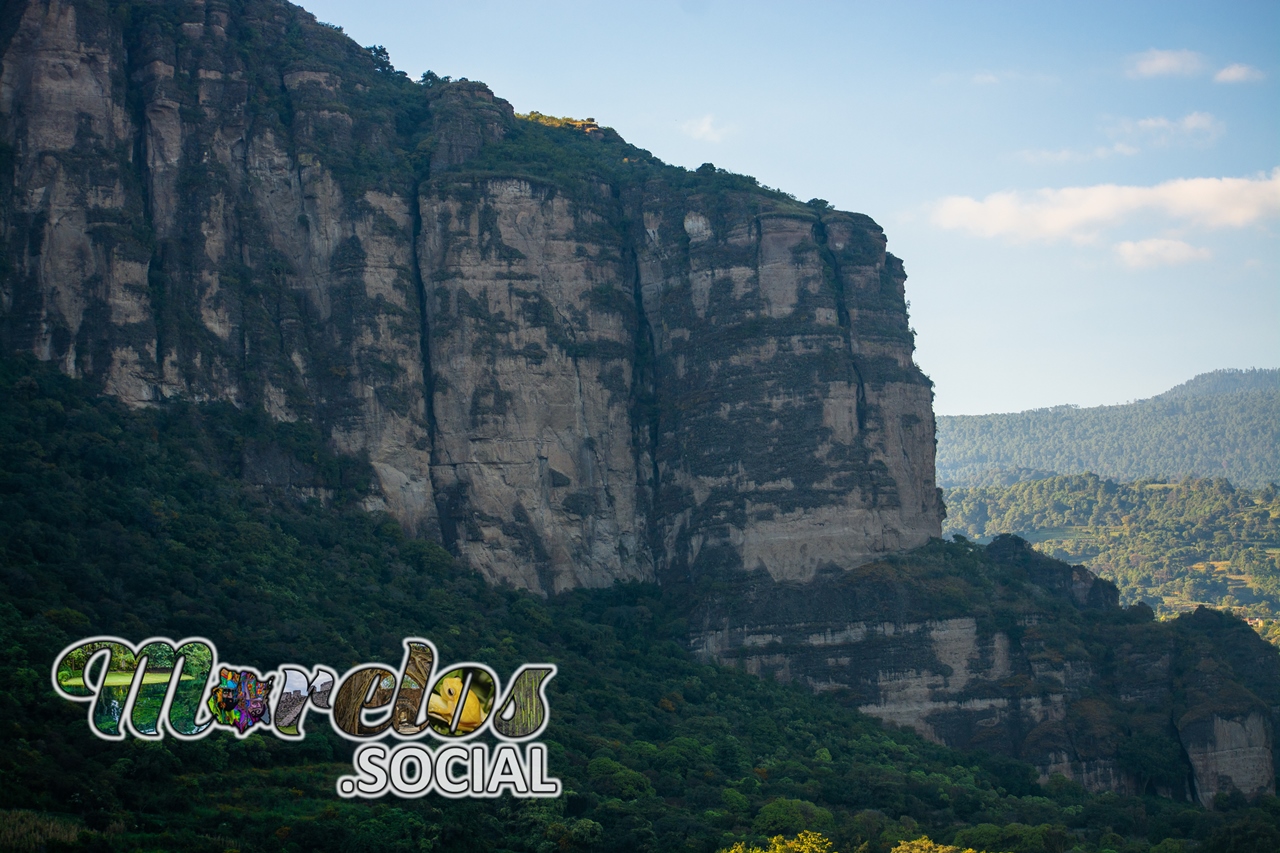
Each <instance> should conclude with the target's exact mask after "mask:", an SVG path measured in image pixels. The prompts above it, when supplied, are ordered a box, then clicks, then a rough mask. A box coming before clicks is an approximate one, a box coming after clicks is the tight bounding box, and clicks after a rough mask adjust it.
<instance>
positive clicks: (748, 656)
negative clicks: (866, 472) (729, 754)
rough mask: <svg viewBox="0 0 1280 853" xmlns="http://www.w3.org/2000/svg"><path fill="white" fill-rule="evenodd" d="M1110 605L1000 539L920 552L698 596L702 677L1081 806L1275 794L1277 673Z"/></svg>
mask: <svg viewBox="0 0 1280 853" xmlns="http://www.w3.org/2000/svg"><path fill="white" fill-rule="evenodd" d="M1117 599H1118V595H1117V590H1116V588H1115V586H1113V585H1112V584H1111V583H1109V582H1107V581H1105V580H1102V579H1099V578H1096V577H1094V576H1093V575H1092V574H1091V573H1090V572H1088V571H1087V570H1085V569H1083V568H1081V567H1079V566H1076V567H1074V568H1073V567H1071V566H1068V565H1066V564H1064V563H1061V562H1058V561H1056V560H1052V559H1050V558H1048V557H1045V556H1043V555H1040V554H1038V553H1037V552H1035V551H1033V550H1032V549H1031V548H1030V546H1028V545H1027V543H1025V542H1024V541H1022V540H1020V539H1017V538H1016V537H1012V536H1004V537H998V538H997V540H996V541H995V542H993V543H992V544H991V545H990V546H989V547H987V548H982V547H980V546H975V545H970V544H967V543H956V544H942V543H935V544H933V545H931V546H929V547H928V548H926V549H921V550H917V551H916V552H914V553H912V554H909V555H905V556H901V557H895V558H891V559H889V560H888V561H886V562H880V563H874V564H868V565H864V566H861V567H858V568H856V569H854V570H852V571H848V572H839V573H823V574H821V575H819V577H817V578H815V579H814V581H813V582H811V583H810V584H808V585H805V586H800V585H795V584H783V585H778V584H770V583H765V582H761V579H757V580H756V581H755V582H754V583H751V582H749V583H746V584H743V583H731V584H729V585H728V586H727V587H725V586H720V587H719V589H717V586H716V585H710V586H709V587H708V588H706V589H704V590H703V591H702V593H701V596H700V604H699V606H698V612H697V616H696V618H695V619H694V620H693V636H694V648H695V650H696V651H698V652H699V653H700V654H701V655H702V656H703V657H704V658H705V659H707V660H714V661H717V662H720V663H725V664H730V665H736V666H740V667H743V668H745V669H746V670H747V671H749V672H753V673H756V674H759V675H762V676H765V677H772V678H774V679H778V680H782V681H786V682H791V683H797V684H803V685H805V686H807V687H809V688H810V689H813V690H815V691H820V692H822V691H829V692H835V693H838V694H840V695H842V696H844V697H845V701H848V702H850V703H851V704H855V705H856V706H857V707H858V708H859V709H860V710H862V711H864V712H866V713H869V714H872V715H874V716H877V717H880V718H881V719H883V720H885V721H887V722H891V723H896V724H898V725H902V726H907V727H910V728H912V729H914V730H916V731H917V732H919V733H921V734H923V735H925V736H926V737H928V738H930V739H932V740H935V741H938V742H940V743H945V744H947V745H949V746H954V747H959V748H963V749H984V750H987V751H990V752H996V753H1003V754H1006V755H1011V756H1014V757H1017V758H1020V759H1022V760H1025V761H1027V762H1029V763H1031V764H1033V765H1035V766H1036V767H1037V768H1038V770H1039V771H1040V776H1041V781H1048V780H1049V778H1050V777H1051V776H1052V775H1053V774H1055V773H1060V774H1062V775H1063V776H1065V777H1067V778H1068V779H1071V780H1074V781H1076V782H1078V783H1080V784H1081V785H1083V786H1084V787H1085V788H1087V789H1089V790H1093V791H1101V790H1111V791H1117V792H1120V793H1128V794H1135V795H1138V794H1143V793H1161V794H1163V795H1165V796H1173V797H1176V798H1179V799H1182V798H1191V799H1198V800H1199V801H1200V802H1201V803H1202V804H1204V805H1206V806H1209V805H1212V803H1213V799H1214V796H1215V795H1217V794H1219V793H1223V792H1229V791H1232V790H1236V791H1240V792H1241V793H1244V794H1246V795H1249V796H1253V795H1257V794H1263V793H1274V792H1275V768H1276V766H1277V764H1276V756H1275V755H1274V753H1273V749H1274V738H1273V727H1274V725H1275V723H1276V722H1277V720H1278V719H1280V656H1277V655H1276V653H1275V650H1274V649H1273V648H1272V647H1270V646H1269V645H1268V644H1267V643H1266V642H1265V641H1263V640H1262V639H1261V638H1260V637H1258V636H1257V635H1256V634H1255V633H1254V632H1253V631H1252V630H1250V629H1249V627H1248V626H1247V625H1245V624H1244V623H1243V622H1241V621H1240V620H1238V619H1235V618H1233V617H1230V616H1227V615H1224V614H1219V613H1214V612H1212V611H1208V610H1204V609H1201V610H1200V611H1197V612H1196V613H1194V614H1188V615H1186V616H1184V617H1182V618H1180V619H1178V620H1176V622H1174V623H1173V624H1172V625H1170V624H1168V623H1158V622H1154V621H1152V612H1151V610H1150V609H1149V608H1146V607H1145V606H1138V607H1136V608H1132V609H1130V610H1123V609H1121V608H1119V607H1118V606H1117Z"/></svg>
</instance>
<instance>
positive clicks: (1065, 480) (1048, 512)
mask: <svg viewBox="0 0 1280 853" xmlns="http://www.w3.org/2000/svg"><path fill="white" fill-rule="evenodd" d="M946 503H947V521H946V523H945V524H946V531H945V532H946V534H948V535H949V534H954V533H960V534H962V535H964V536H966V537H970V538H974V539H979V540H982V539H984V538H989V537H992V536H995V535H998V534H1001V533H1016V534H1018V535H1020V536H1022V537H1024V538H1026V539H1027V540H1028V541H1031V542H1034V543H1036V547H1037V548H1038V549H1039V550H1040V551H1042V552H1044V553H1046V554H1049V555H1051V556H1053V557H1057V558H1058V559H1061V560H1066V561H1068V562H1071V563H1081V564H1084V565H1086V566H1088V567H1089V568H1091V569H1093V570H1094V571H1095V572H1098V573H1099V574H1101V575H1102V576H1104V577H1106V578H1108V579H1109V580H1111V581H1113V582H1114V583H1115V584H1116V585H1117V586H1119V587H1120V594H1121V599H1122V601H1124V602H1125V603H1133V602H1135V601H1145V602H1147V604H1149V605H1150V606H1151V607H1152V608H1154V609H1155V611H1156V613H1157V614H1158V615H1160V616H1171V615H1175V614H1177V613H1180V612H1183V611H1187V610H1192V609H1194V608H1195V607H1197V606H1198V605H1201V604H1204V605H1208V606H1211V607H1221V608H1226V609H1230V610H1233V611H1235V612H1236V613H1237V614H1239V615H1240V616H1242V617H1245V618H1248V619H1249V620H1250V621H1251V622H1253V623H1254V624H1255V625H1256V626H1257V627H1258V629H1259V630H1260V631H1261V632H1262V633H1263V635H1264V636H1267V637H1268V638H1269V639H1271V640H1272V641H1273V642H1277V643H1280V623H1277V621H1276V620H1277V618H1280V490H1277V488H1276V486H1274V485H1268V486H1267V487H1266V488H1263V489H1258V490H1253V491H1250V490H1248V489H1237V488H1235V487H1233V486H1232V485H1231V483H1229V482H1228V481H1227V480H1224V479H1213V480H1195V479H1186V480H1183V481H1181V482H1176V483H1167V482H1160V481H1152V480H1140V481H1138V482H1135V483H1116V482H1114V481H1112V480H1104V479H1103V478H1101V477H1099V476H1097V475H1096V474H1081V475H1076V476H1071V477H1047V478H1042V479H1036V480H1027V481H1024V482H1020V483H1014V484H1012V485H987V486H975V487H972V488H959V489H950V490H947V492H946Z"/></svg>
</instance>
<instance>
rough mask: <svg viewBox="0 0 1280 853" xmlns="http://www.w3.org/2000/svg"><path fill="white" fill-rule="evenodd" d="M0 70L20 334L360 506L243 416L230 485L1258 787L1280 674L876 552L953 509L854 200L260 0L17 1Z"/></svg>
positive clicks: (897, 711) (928, 694)
mask: <svg viewBox="0 0 1280 853" xmlns="http://www.w3.org/2000/svg"><path fill="white" fill-rule="evenodd" d="M0 55H2V57H3V59H2V62H0V345H2V346H3V347H4V348H5V349H6V350H7V351H17V352H30V353H34V354H35V355H37V356H38V357H39V358H41V359H44V360H47V361H53V362H56V363H57V364H58V365H59V367H60V368H61V369H62V370H63V371H64V372H66V373H68V374H71V375H74V376H81V377H85V378H87V379H89V380H91V381H92V382H96V383H97V385H98V386H99V387H100V388H101V389H102V390H103V391H105V392H106V393H109V394H112V395H114V396H116V397H118V398H120V399H122V400H124V401H125V402H127V403H129V404H130V405H133V406H155V405H161V404H163V403H164V401H166V400H169V399H184V400H190V401H196V402H218V403H223V404H231V405H234V406H236V407H238V408H239V409H241V410H242V411H244V412H256V413H260V415H261V416H262V417H265V418H270V419H274V420H275V421H276V422H278V423H286V422H288V423H297V424H298V427H297V428H298V429H299V430H303V429H305V430H308V431H310V432H308V435H312V434H315V433H317V432H318V433H319V434H320V435H321V436H323V441H324V442H326V443H327V444H328V447H329V450H331V451H333V452H335V453H336V454H337V456H338V457H341V458H343V459H347V460H350V459H353V458H354V459H358V460H359V464H358V465H354V467H358V468H360V469H361V472H371V479H372V485H371V486H370V487H368V488H366V487H365V486H364V482H365V480H364V479H363V477H364V473H361V474H360V476H354V477H353V480H352V482H345V481H344V482H335V479H334V478H335V477H337V478H338V479H339V480H341V478H342V477H343V476H345V474H344V473H343V472H344V471H347V470H348V469H346V468H343V467H342V466H336V467H335V466H329V467H326V466H327V465H328V463H327V462H325V461H324V460H322V459H321V458H320V456H321V454H319V453H312V454H311V455H310V457H308V456H306V455H305V454H304V455H301V456H300V455H299V454H298V453H297V452H296V451H297V448H289V447H277V446H273V445H272V444H271V443H270V441H267V440H265V439H263V438H262V437H261V436H256V435H251V434H246V435H244V436H239V437H237V439H236V443H235V445H236V446H240V447H242V452H241V456H242V458H241V460H240V468H239V473H240V474H241V476H243V477H244V478H245V479H247V480H249V481H250V482H251V483H254V484H256V485H259V486H261V487H262V488H264V489H270V490H276V491H283V492H285V493H289V494H292V495H295V496H297V497H305V498H318V499H320V500H327V499H329V498H330V497H331V496H332V495H333V493H334V490H335V486H341V487H342V489H341V493H342V494H343V495H347V494H349V493H351V492H356V493H359V494H360V495H361V498H362V499H363V501H364V504H365V506H367V507H368V508H370V509H381V510H385V511H387V512H389V513H391V514H392V515H394V516H395V517H396V518H398V519H399V520H400V521H401V522H402V523H403V524H404V525H405V526H406V527H407V528H409V529H410V530H413V531H416V532H417V533H419V534H422V535H426V536H431V537H439V538H440V539H441V540H442V541H443V542H444V543H445V544H446V545H447V546H448V547H449V548H450V549H451V550H452V551H453V552H454V553H455V554H457V555H459V556H460V557H461V558H463V559H464V560H465V561H466V562H467V564H469V565H470V566H472V567H473V568H475V569H476V570H477V571H479V572H481V573H482V574H483V575H484V576H485V577H486V578H487V579H488V580H489V581H491V582H494V583H510V584H513V585H515V586H518V587H521V588H525V589H529V590H532V591H535V592H538V593H541V594H551V593H555V592H559V591H562V590H566V589H571V588H575V587H599V586H607V585H609V584H611V583H613V582H615V581H618V580H633V579H635V580H658V581H661V582H662V583H663V584H664V585H665V586H666V587H667V588H668V589H672V590H687V591H688V592H689V593H690V594H691V595H690V597H688V598H687V599H686V600H687V601H690V602H694V603H696V606H697V608H698V610H697V612H696V614H695V618H694V620H693V622H692V623H691V625H692V631H691V633H692V641H693V644H694V646H695V648H696V649H697V650H698V651H699V652H700V653H702V654H703V655H704V656H706V657H707V658H708V659H713V660H718V661H721V662H725V663H733V664H739V665H742V666H745V667H746V668H748V669H750V670H751V671H753V672H757V673H759V674H761V675H772V676H774V677H778V678H782V679H789V680H793V681H796V682H798V683H803V684H807V685H809V686H811V687H812V688H813V689H816V690H839V691H843V692H845V693H846V694H847V695H848V696H850V697H851V701H854V702H856V703H857V704H858V705H859V706H860V707H862V708H863V709H864V710H866V711H868V712H870V713H873V714H877V715H878V716H881V717H883V718H885V719H887V720H891V721H894V722H898V723H902V724H905V725H909V726H912V727H914V728H916V729H917V730H919V731H921V732H923V733H925V734H926V735H928V736H930V737H933V738H935V739H937V740H940V741H944V742H947V743H950V744H953V745H956V746H963V747H984V748H989V749H993V750H996V751H1000V752H1006V753H1008V754H1011V755H1015V756H1019V757H1022V758H1026V759H1027V760H1029V761H1031V762H1032V763H1034V764H1036V765H1037V766H1038V767H1039V768H1040V769H1041V771H1042V773H1044V774H1046V775H1047V774H1050V773H1052V772H1054V771H1061V772H1063V773H1065V774H1066V775H1068V776H1071V777H1073V778H1076V779H1077V780H1079V781H1081V782H1082V783H1084V784H1086V785H1088V786H1090V787H1094V788H1098V787H1107V788H1113V789H1118V790H1129V791H1143V790H1148V789H1152V788H1154V789H1156V790H1161V791H1165V792H1166V793H1170V794H1173V795H1177V796H1197V797H1199V798H1200V799H1201V800H1202V801H1205V802H1209V801H1211V800H1212V798H1213V796H1214V795H1215V794H1216V793H1218V792H1220V791H1225V790H1230V789H1238V790H1241V791H1244V792H1246V793H1257V792H1262V791H1269V790H1271V789H1272V786H1273V784H1274V774H1273V772H1272V770H1273V767H1274V760H1273V756H1272V746H1273V743H1274V739H1273V736H1272V729H1273V726H1274V724H1275V720H1276V708H1277V706H1280V697H1277V696H1274V695H1273V693H1274V691H1273V690H1271V691H1270V692H1268V691H1269V690H1270V688H1268V687H1266V684H1267V683H1269V682H1266V681H1265V678H1272V677H1273V676H1274V677H1275V682H1274V683H1276V684H1280V675H1274V670H1275V660H1274V657H1275V656H1274V653H1273V652H1271V653H1270V654H1271V657H1267V656H1266V654H1264V653H1262V652H1259V653H1258V654H1257V655H1256V660H1251V661H1241V660H1235V661H1233V660H1231V659H1229V656H1226V657H1224V654H1223V653H1222V651H1221V648H1219V647H1220V646H1222V645H1223V644H1225V645H1232V644H1235V645H1240V643H1242V642H1243V640H1241V638H1240V637H1237V636H1234V635H1233V636H1227V635H1226V634H1222V636H1220V637H1216V639H1212V641H1210V640H1206V639H1205V636H1208V634H1212V631H1208V629H1205V630H1199V629H1197V630H1195V631H1193V630H1190V629H1188V631H1184V632H1182V633H1181V634H1179V633H1177V632H1170V631H1169V630H1167V629H1166V628H1165V627H1160V626H1155V625H1153V624H1151V623H1146V622H1143V621H1142V620H1138V622H1135V623H1134V624H1132V625H1130V624H1128V623H1127V622H1125V620H1126V619H1128V618H1129V617H1128V616H1126V615H1125V613H1124V612H1123V611H1120V610H1119V609H1118V608H1117V607H1116V605H1115V599H1114V589H1113V588H1110V587H1108V585H1106V584H1105V583H1101V582H1098V581H1097V580H1096V579H1094V578H1093V577H1092V576H1091V575H1088V573H1087V572H1083V570H1074V571H1073V570H1072V569H1071V568H1070V567H1067V566H1064V565H1063V564H1059V563H1054V562H1052V561H1049V562H1048V563H1042V562H1036V561H1035V560H1034V559H1032V558H1031V557H1029V556H1027V555H1026V554H1024V553H1022V551H1019V550H1018V549H1016V548H1015V549H1013V550H1012V551H1010V553H1009V554H1006V555H1005V557H1004V558H1001V557H1000V556H999V555H1000V549H999V548H997V549H996V557H995V558H993V559H994V560H995V562H994V565H996V566H997V569H994V570H993V569H991V565H992V564H990V563H989V562H988V563H984V562H982V560H980V559H978V558H977V557H974V558H973V560H971V561H970V562H966V560H968V559H969V558H968V557H955V554H956V553H958V552H957V551H956V549H959V552H963V551H964V549H965V546H963V545H955V546H943V545H941V544H937V543H935V545H933V546H930V547H934V548H943V549H944V551H945V549H947V548H950V549H951V551H946V553H948V554H951V555H952V556H950V557H945V558H938V560H934V559H933V558H932V557H930V556H929V553H931V552H929V551H928V549H926V550H925V551H917V552H916V554H915V555H914V556H911V557H903V558H895V557H892V555H895V554H900V553H902V552H906V551H909V550H910V549H916V548H919V547H920V546H923V545H925V544H926V543H927V542H928V541H929V540H930V538H931V537H937V536H938V535H939V534H940V525H941V517H942V513H943V509H942V506H941V503H940V500H939V493H938V490H937V489H936V488H935V484H934V419H933V414H932V410H931V396H932V395H931V390H930V384H929V381H928V379H927V378H926V377H924V376H923V374H921V372H920V371H919V370H918V368H917V367H916V366H915V364H914V363H913V361H912V351H913V346H914V342H913V333H912V331H911V329H910V327H909V324H908V318H907V311H906V303H905V298H904V290H903V288H904V281H905V279H906V275H905V272H904V269H903V265H902V263H901V262H900V261H899V260H898V259H897V258H895V257H893V256H892V255H891V254H889V253H888V252H887V251H886V241H885V236H884V234H883V232H882V231H881V230H880V228H879V227H878V226H877V225H876V224H875V223H874V222H872V221H871V220H870V219H868V218H867V217H865V216H861V215H857V214H851V213H845V212H841V211H836V210H833V209H831V208H830V207H829V206H828V205H827V204H826V203H825V202H822V201H820V200H817V199H815V200H813V201H811V202H809V203H800V202H798V201H797V200H796V199H794V198H792V197H790V196H788V195H786V194H784V193H781V192H778V191H775V190H770V189H768V188H765V187H761V186H759V185H758V184H757V183H756V182H755V181H754V180H753V179H751V178H747V177H745V176H741V175H734V174H730V173H727V172H724V171H723V170H718V169H716V168H715V167H714V166H711V165H710V164H707V165H704V166H703V167H701V168H699V169H698V170H696V171H693V172H690V171H687V170H684V169H680V168H674V167H670V166H667V165H665V164H662V163H660V162H658V161H657V160H655V159H654V158H653V157H652V156H651V155H650V154H649V153H648V152H646V151H644V150H642V149H639V148H636V147H634V146H631V145H628V144H627V143H625V142H624V141H623V140H622V139H620V138H619V137H618V135H617V134H616V133H614V132H613V131H611V130H609V129H608V128H601V127H599V126H597V125H596V124H595V123H594V122H593V121H590V120H587V121H572V120H567V119H552V118H548V117H545V116H540V115H538V114H536V113H535V114H531V115H529V116H525V117H517V116H515V115H514V114H513V112H512V110H511V108H510V106H509V105H508V104H507V103H506V102H504V101H502V100H500V99H498V98H495V97H494V95H493V94H492V93H491V92H490V91H489V90H488V89H487V88H485V87H484V86H483V85H481V84H479V83H473V82H468V81H465V80H463V81H451V80H448V79H447V78H446V79H442V78H439V77H437V76H435V75H433V74H427V75H424V77H423V79H422V80H420V81H418V82H414V81H410V80H409V79H407V78H406V77H405V76H404V75H402V74H400V73H399V72H397V71H396V70H395V69H394V68H393V67H392V66H391V65H390V63H389V62H388V61H387V57H386V54H385V52H383V51H381V50H379V49H365V48H361V47H359V46H358V45H356V44H354V43H353V42H351V41H350V40H349V39H347V38H346V37H345V36H344V35H342V33H341V32H340V31H338V30H337V29H336V28H333V27H330V26H328V25H323V24H319V23H317V22H316V21H315V20H314V18H312V17H311V16H310V15H308V14H307V13H305V12H303V11H302V10H300V9H298V8H297V7H294V6H290V5H288V4H286V3H283V2H279V0H173V2H165V3H153V2H141V0H137V1H136V2H135V1H133V0H17V2H11V3H7V4H5V5H4V6H3V7H2V8H0ZM245 422H246V423H249V422H250V421H249V420H247V419H246V421H245ZM270 432H272V433H273V434H276V433H279V432H280V430H274V429H273V430H270ZM353 464H354V463H353ZM322 469H323V470H322ZM331 469H332V470H331ZM335 471H336V473H335ZM1006 550H1008V549H1006ZM1001 559H1004V563H1001ZM886 560H888V562H886ZM931 560H932V562H931ZM939 560H940V562H939ZM957 560H958V562H957ZM975 560H976V562H973V561H975ZM1000 565H1005V566H1006V569H1008V571H1005V570H1004V569H999V568H998V567H999V566H1000ZM1010 567H1012V568H1010ZM993 571H994V574H992V572H993ZM1002 572H1003V574H1002ZM984 573H985V574H984ZM1206 618H1207V617H1206ZM1140 623H1141V624H1140ZM1196 624H1199V623H1196ZM1064 626H1065V627H1064ZM1214 630H1218V629H1217V628H1215V629H1214ZM1226 630H1227V629H1225V628H1223V629H1221V630H1220V631H1219V633H1222V632H1223V631H1226ZM1090 631H1094V632H1095V634H1096V636H1093V635H1091V634H1090V633H1089V632H1090ZM1206 631H1207V632H1208V634H1206ZM1246 633H1248V632H1247V629H1246ZM1249 636H1250V637H1252V636H1253V635H1252V634H1249ZM1097 637H1105V638H1106V639H1105V641H1104V642H1101V644H1100V643H1099V641H1098V640H1097ZM1255 639H1256V638H1255ZM1125 643H1128V644H1129V645H1128V646H1125V645H1124V644H1125ZM1215 644H1217V645H1215ZM1241 648H1252V647H1250V646H1248V645H1247V643H1246V644H1245V645H1244V646H1241ZM1255 651H1256V650H1255ZM1258 673H1262V674H1263V677H1264V681H1263V682H1259V683H1261V684H1262V686H1257V684H1255V682H1256V681H1257V678H1255V676H1257V674H1258ZM1250 679H1253V680H1250ZM1250 685H1252V686H1250ZM1099 697H1101V698H1099ZM1135 733H1136V734H1137V735H1141V737H1137V736H1136V735H1135ZM1134 744H1137V746H1134ZM1147 765H1151V766H1152V767H1154V768H1155V769H1154V770H1143V769H1142V768H1143V767H1146V766H1147Z"/></svg>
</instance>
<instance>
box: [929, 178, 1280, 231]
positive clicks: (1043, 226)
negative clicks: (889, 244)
mask: <svg viewBox="0 0 1280 853" xmlns="http://www.w3.org/2000/svg"><path fill="white" fill-rule="evenodd" d="M1144 213H1156V214H1160V215H1163V216H1165V217H1167V218H1169V219H1174V220H1178V221H1180V222H1182V223H1186V224H1190V225H1198V226H1202V227H1208V228H1241V227H1244V226H1246V225H1251V224H1252V223H1254V222H1257V221H1258V220H1260V219H1263V218H1265V217H1269V216H1280V168H1276V169H1274V170H1273V171H1272V172H1271V174H1270V175H1269V176H1268V175H1265V174H1264V175H1258V176H1257V177H1254V178H1178V179H1176V180H1172V181H1165V182H1164V183H1162V184H1157V185H1155V186H1153V187H1135V186H1120V185H1116V184H1099V185H1096V186H1091V187H1064V188H1062V189H1042V190H1038V191H1036V192H1034V193H1021V192H1016V191H1010V192H1000V193H992V194H991V195H988V196H987V197H986V198H983V199H981V200H979V199H975V198H970V197H968V196H950V197H947V198H944V199H942V200H940V201H938V202H937V203H935V204H934V205H933V210H932V219H933V223H934V224H935V225H937V226H938V227H940V228H946V229H952V230H960V231H967V232H969V233H970V234H974V235H977V236H979V237H1004V238H1007V239H1011V240H1017V241H1026V240H1049V241H1052V240H1072V241H1075V242H1080V243H1085V242H1091V241H1093V240H1095V239H1097V237H1098V231H1099V229H1101V228H1103V227H1105V226H1109V225H1116V224H1119V223H1121V222H1123V221H1124V220H1126V219H1128V218H1130V217H1133V216H1137V215H1140V214H1144Z"/></svg>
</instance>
